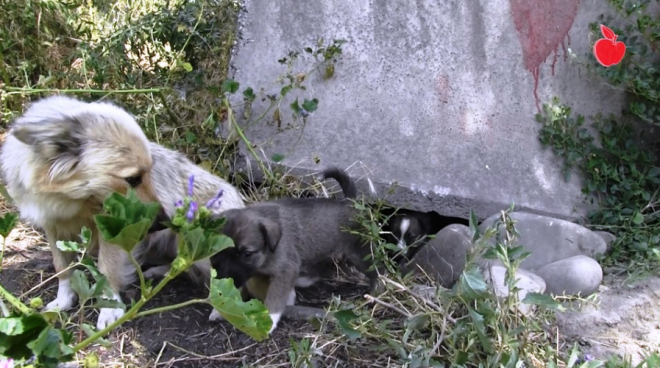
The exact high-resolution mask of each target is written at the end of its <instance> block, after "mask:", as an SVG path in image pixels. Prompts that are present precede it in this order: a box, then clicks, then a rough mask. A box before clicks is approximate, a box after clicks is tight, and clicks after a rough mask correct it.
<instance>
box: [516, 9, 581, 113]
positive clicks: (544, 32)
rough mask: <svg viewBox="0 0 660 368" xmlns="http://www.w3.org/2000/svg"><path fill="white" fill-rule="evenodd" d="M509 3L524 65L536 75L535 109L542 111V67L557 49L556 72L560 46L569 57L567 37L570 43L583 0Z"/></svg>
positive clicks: (553, 62) (553, 68) (555, 56)
mask: <svg viewBox="0 0 660 368" xmlns="http://www.w3.org/2000/svg"><path fill="white" fill-rule="evenodd" d="M509 2H510V4H511V13H512V14H513V22H514V24H515V25H516V30H517V31H518V39H519V40H520V44H521V46H522V50H523V59H524V60H523V61H524V64H525V68H526V69H527V70H529V71H530V72H531V73H532V76H534V99H535V100H536V108H537V109H538V110H539V111H541V108H540V106H539V96H538V93H537V90H538V86H539V69H540V67H541V64H542V63H543V62H544V61H545V60H546V59H547V58H548V56H550V54H551V53H553V52H554V57H553V59H552V64H551V71H552V75H553V76H554V75H555V63H556V62H557V51H558V49H559V46H561V47H562V49H563V51H564V60H566V57H567V54H566V46H564V39H568V43H569V45H570V38H568V31H569V30H570V29H571V26H573V21H574V20H575V16H576V15H577V9H578V5H579V4H580V0H509Z"/></svg>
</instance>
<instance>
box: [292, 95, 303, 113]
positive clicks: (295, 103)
mask: <svg viewBox="0 0 660 368" xmlns="http://www.w3.org/2000/svg"><path fill="white" fill-rule="evenodd" d="M291 110H293V113H294V114H296V115H299V114H300V112H301V111H302V109H301V108H300V105H299V103H298V98H297V97H296V100H295V101H293V102H292V103H291Z"/></svg>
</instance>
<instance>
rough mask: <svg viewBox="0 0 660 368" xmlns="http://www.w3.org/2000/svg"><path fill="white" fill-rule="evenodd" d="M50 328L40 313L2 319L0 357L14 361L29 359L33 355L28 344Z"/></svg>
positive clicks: (0, 319)
mask: <svg viewBox="0 0 660 368" xmlns="http://www.w3.org/2000/svg"><path fill="white" fill-rule="evenodd" d="M45 328H48V323H47V322H46V320H45V319H44V317H43V316H42V315H41V314H39V313H34V314H30V315H28V316H21V317H7V318H0V355H4V356H6V357H9V358H12V359H17V360H18V359H27V358H30V357H31V356H32V355H33V353H32V350H31V349H30V348H28V343H30V342H31V341H33V340H35V339H37V338H38V337H39V334H41V332H42V331H43V330H44V329H45Z"/></svg>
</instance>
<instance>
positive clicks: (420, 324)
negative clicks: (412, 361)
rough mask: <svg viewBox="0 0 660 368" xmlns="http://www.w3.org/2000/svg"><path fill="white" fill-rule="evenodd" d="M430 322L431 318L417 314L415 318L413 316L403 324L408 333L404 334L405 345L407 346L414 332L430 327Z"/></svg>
mask: <svg viewBox="0 0 660 368" xmlns="http://www.w3.org/2000/svg"><path fill="white" fill-rule="evenodd" d="M428 322H429V317H428V315H426V314H424V313H420V314H416V315H414V316H411V317H410V318H407V319H406V320H405V321H404V323H403V325H404V326H405V328H406V332H405V333H404V334H403V343H404V344H407V343H408V338H409V337H410V334H411V333H413V332H414V331H419V330H421V329H422V328H424V327H425V326H426V325H428Z"/></svg>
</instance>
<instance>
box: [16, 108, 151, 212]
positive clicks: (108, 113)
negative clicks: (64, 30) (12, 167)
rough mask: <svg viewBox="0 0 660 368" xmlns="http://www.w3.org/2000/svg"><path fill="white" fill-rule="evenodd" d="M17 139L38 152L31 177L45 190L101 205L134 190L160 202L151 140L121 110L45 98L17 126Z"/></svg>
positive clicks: (34, 151)
mask: <svg viewBox="0 0 660 368" xmlns="http://www.w3.org/2000/svg"><path fill="white" fill-rule="evenodd" d="M12 135H13V136H14V137H15V138H16V139H17V140H19V141H20V142H22V143H24V144H25V145H27V146H29V148H30V149H31V151H32V152H33V154H34V155H33V157H34V162H31V164H34V165H35V166H36V167H31V168H30V169H32V170H33V171H34V174H33V177H32V178H31V179H32V180H33V183H34V184H35V185H36V186H37V187H38V189H39V190H40V191H41V192H49V193H53V194H58V195H62V196H66V197H69V198H73V199H84V200H92V201H94V202H96V203H100V202H102V201H103V200H104V199H105V198H106V197H107V196H108V195H109V194H110V193H112V192H115V191H117V192H120V193H122V194H126V192H127V190H128V188H134V189H135V190H136V192H137V194H138V196H139V197H140V199H142V200H144V201H157V200H158V198H157V196H156V194H155V192H154V189H153V188H152V183H151V177H150V171H151V166H152V164H153V162H152V158H151V152H150V150H149V143H148V140H147V138H146V136H145V135H144V133H143V132H142V129H141V128H140V126H139V125H138V124H137V122H136V121H135V119H134V118H133V117H132V116H131V115H130V114H129V113H127V112H126V111H125V110H123V109H121V108H120V107H118V106H115V105H113V104H110V103H85V102H82V101H79V100H75V99H72V98H68V97H63V96H55V97H49V98H45V99H42V100H39V101H37V102H35V103H33V104H32V105H30V107H29V108H28V109H27V110H26V112H25V114H24V115H23V116H21V117H20V118H18V119H17V120H16V121H15V122H14V124H13V126H12Z"/></svg>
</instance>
